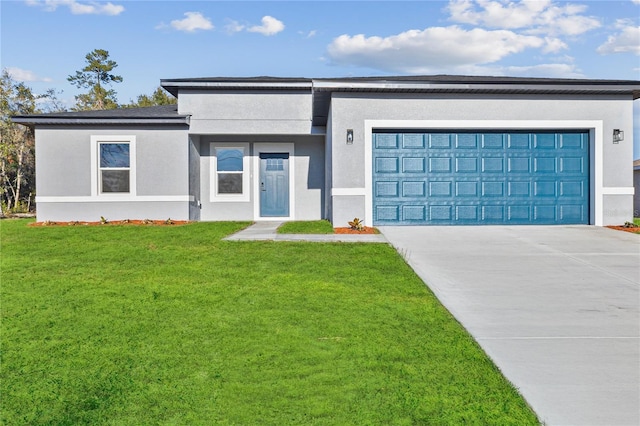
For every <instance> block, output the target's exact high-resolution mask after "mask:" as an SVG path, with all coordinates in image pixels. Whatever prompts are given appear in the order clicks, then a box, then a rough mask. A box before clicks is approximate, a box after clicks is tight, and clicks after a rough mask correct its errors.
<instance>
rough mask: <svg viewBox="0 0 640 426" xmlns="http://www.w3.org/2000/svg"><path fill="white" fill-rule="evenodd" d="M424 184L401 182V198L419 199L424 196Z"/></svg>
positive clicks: (421, 182) (422, 182)
mask: <svg viewBox="0 0 640 426" xmlns="http://www.w3.org/2000/svg"><path fill="white" fill-rule="evenodd" d="M425 184H426V182H424V181H418V182H416V181H403V182H402V196H403V197H408V198H420V197H424V196H425V193H426V192H425Z"/></svg>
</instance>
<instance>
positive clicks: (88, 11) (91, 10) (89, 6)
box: [26, 0, 124, 16]
mask: <svg viewBox="0 0 640 426" xmlns="http://www.w3.org/2000/svg"><path fill="white" fill-rule="evenodd" d="M26 3H27V4H28V5H29V6H38V7H42V8H43V10H45V11H47V12H54V11H55V10H56V9H57V8H58V7H60V6H65V7H68V8H69V11H70V12H71V13H72V14H74V15H109V16H116V15H119V14H121V13H122V12H124V6H121V5H116V4H113V3H111V2H108V3H101V2H97V1H90V2H85V3H80V2H78V1H76V0H26Z"/></svg>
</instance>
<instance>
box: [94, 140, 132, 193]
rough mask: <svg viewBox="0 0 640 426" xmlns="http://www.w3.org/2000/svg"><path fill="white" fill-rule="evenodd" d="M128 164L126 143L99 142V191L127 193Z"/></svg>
mask: <svg viewBox="0 0 640 426" xmlns="http://www.w3.org/2000/svg"><path fill="white" fill-rule="evenodd" d="M130 165H131V163H130V156H129V144H128V143H111V142H108V143H100V179H99V182H100V192H101V193H111V192H120V193H123V192H124V193H129V189H130V186H129V184H130V178H129V177H130V173H131V168H130Z"/></svg>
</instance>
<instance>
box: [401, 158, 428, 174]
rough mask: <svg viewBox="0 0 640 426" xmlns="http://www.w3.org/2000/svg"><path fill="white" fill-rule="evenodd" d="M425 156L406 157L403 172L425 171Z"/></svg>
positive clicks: (403, 162) (403, 160)
mask: <svg viewBox="0 0 640 426" xmlns="http://www.w3.org/2000/svg"><path fill="white" fill-rule="evenodd" d="M424 171H425V168H424V157H404V158H403V159H402V173H424Z"/></svg>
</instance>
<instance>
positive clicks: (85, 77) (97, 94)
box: [67, 49, 122, 111]
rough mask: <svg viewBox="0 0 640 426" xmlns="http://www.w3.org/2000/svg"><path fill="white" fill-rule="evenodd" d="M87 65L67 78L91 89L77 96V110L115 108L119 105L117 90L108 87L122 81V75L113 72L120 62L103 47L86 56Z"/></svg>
mask: <svg viewBox="0 0 640 426" xmlns="http://www.w3.org/2000/svg"><path fill="white" fill-rule="evenodd" d="M85 60H86V62H87V65H86V66H85V67H84V68H82V70H81V71H76V75H70V76H69V77H68V78H67V81H69V82H70V83H71V84H73V85H74V86H76V87H78V88H81V89H89V91H88V92H87V93H83V94H80V95H77V96H76V106H75V107H74V108H73V109H74V110H76V111H83V110H94V109H113V108H117V107H118V102H117V100H116V92H115V90H113V89H107V88H106V87H105V86H109V85H111V84H112V83H121V82H122V77H121V76H119V75H115V74H111V71H113V69H114V68H116V67H117V66H118V64H117V63H116V62H115V61H113V60H111V59H109V52H108V51H106V50H103V49H94V50H93V51H92V52H90V53H87V55H86V56H85Z"/></svg>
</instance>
